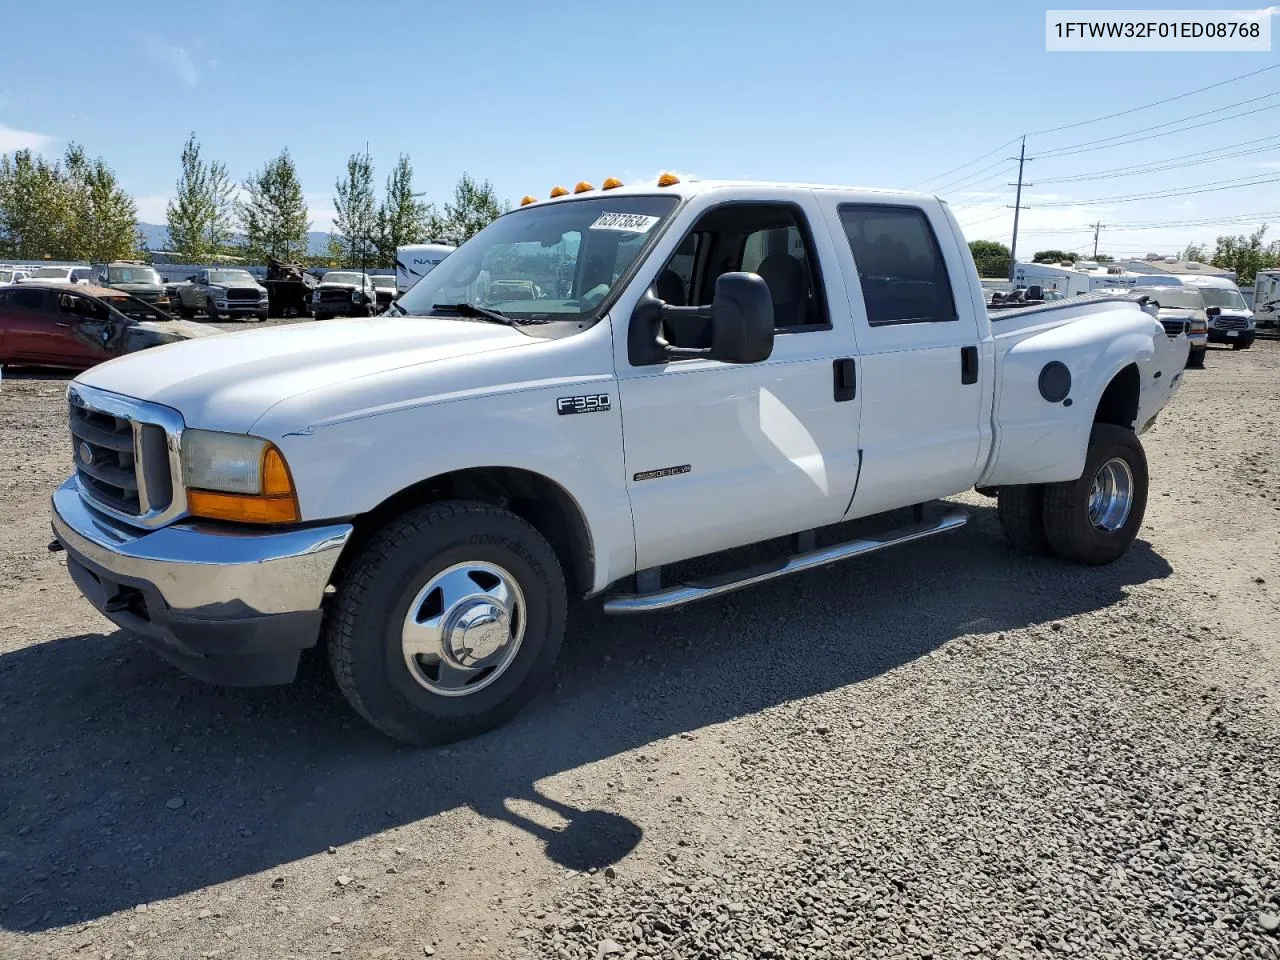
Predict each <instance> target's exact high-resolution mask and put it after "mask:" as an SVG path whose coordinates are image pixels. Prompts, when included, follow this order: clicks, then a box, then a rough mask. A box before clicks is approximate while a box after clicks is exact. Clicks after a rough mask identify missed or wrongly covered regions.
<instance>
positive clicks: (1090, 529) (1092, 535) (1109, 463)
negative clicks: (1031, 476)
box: [1044, 423, 1148, 565]
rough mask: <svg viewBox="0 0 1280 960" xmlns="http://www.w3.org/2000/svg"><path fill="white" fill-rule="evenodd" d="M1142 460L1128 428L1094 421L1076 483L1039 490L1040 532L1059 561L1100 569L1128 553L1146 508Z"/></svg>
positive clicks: (1054, 484) (1050, 486)
mask: <svg viewBox="0 0 1280 960" xmlns="http://www.w3.org/2000/svg"><path fill="white" fill-rule="evenodd" d="M1147 482H1148V479H1147V457H1146V454H1145V453H1144V452H1143V450H1142V444H1141V443H1139V441H1138V438H1137V436H1136V435H1135V434H1134V432H1133V431H1132V430H1128V429H1126V428H1124V427H1117V426H1114V425H1112V424H1109V423H1096V424H1094V425H1093V432H1092V433H1091V434H1090V436H1089V452H1088V455H1087V456H1086V457H1085V467H1084V473H1083V474H1082V475H1081V476H1080V479H1079V480H1068V481H1066V482H1065V483H1052V484H1047V485H1046V486H1045V488H1044V531H1045V537H1046V538H1047V540H1048V543H1049V547H1050V548H1051V549H1052V550H1053V552H1054V553H1055V554H1056V555H1057V556H1059V557H1061V558H1062V559H1063V560H1070V561H1072V562H1074V563H1083V564H1090V565H1100V564H1104V563H1111V562H1112V561H1114V560H1118V559H1119V558H1120V557H1122V556H1123V555H1124V554H1125V552H1126V551H1127V550H1128V549H1129V544H1131V543H1133V539H1134V537H1136V536H1137V535H1138V529H1139V528H1140V527H1141V526H1142V517H1143V515H1144V514H1145V512H1146V509H1147Z"/></svg>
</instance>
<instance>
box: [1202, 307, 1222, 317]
mask: <svg viewBox="0 0 1280 960" xmlns="http://www.w3.org/2000/svg"><path fill="white" fill-rule="evenodd" d="M1204 315H1205V316H1206V317H1220V316H1222V308H1221V307H1210V308H1209V309H1208V310H1206V311H1205V312H1204Z"/></svg>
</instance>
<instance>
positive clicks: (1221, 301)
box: [1182, 277, 1257, 350]
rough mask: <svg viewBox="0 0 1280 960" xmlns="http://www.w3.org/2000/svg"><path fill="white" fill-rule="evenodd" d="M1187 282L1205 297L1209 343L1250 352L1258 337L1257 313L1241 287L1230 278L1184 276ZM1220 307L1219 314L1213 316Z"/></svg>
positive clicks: (1184, 281) (1185, 282)
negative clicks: (1246, 301)
mask: <svg viewBox="0 0 1280 960" xmlns="http://www.w3.org/2000/svg"><path fill="white" fill-rule="evenodd" d="M1182 280H1183V283H1184V284H1185V285H1186V286H1188V287H1195V288H1197V289H1198V290H1199V291H1200V295H1201V296H1202V297H1203V298H1204V305H1205V309H1206V311H1208V312H1209V342H1210V343H1229V344H1231V348H1232V349H1233V350H1248V349H1249V348H1250V347H1251V346H1253V340H1254V337H1255V336H1256V335H1257V327H1256V325H1255V321H1254V316H1253V311H1252V310H1250V309H1249V305H1248V304H1247V303H1245V300H1244V295H1243V294H1241V293H1240V288H1239V287H1237V286H1236V285H1235V284H1234V283H1233V282H1232V281H1230V280H1228V279H1227V278H1226V277H1183V278H1182ZM1215 307H1217V309H1218V312H1217V314H1216V315H1214V314H1213V312H1212V311H1213V309H1214V308H1215Z"/></svg>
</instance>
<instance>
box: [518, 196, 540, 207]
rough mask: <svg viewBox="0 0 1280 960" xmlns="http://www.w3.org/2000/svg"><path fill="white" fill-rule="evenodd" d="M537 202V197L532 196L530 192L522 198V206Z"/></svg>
mask: <svg viewBox="0 0 1280 960" xmlns="http://www.w3.org/2000/svg"><path fill="white" fill-rule="evenodd" d="M537 202H538V198H537V197H535V196H531V195H530V194H527V193H526V194H525V195H524V196H523V197H521V198H520V206H522V207H527V206H528V205H529V204H531V203H537Z"/></svg>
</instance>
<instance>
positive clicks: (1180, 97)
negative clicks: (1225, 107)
mask: <svg viewBox="0 0 1280 960" xmlns="http://www.w3.org/2000/svg"><path fill="white" fill-rule="evenodd" d="M1277 68H1280V63H1274V64H1272V65H1271V66H1269V67H1263V68H1262V69H1260V70H1252V71H1250V72H1249V73H1242V74H1240V76H1238V77H1230V78H1229V79H1227V80H1219V81H1218V82H1217V83H1211V84H1209V86H1207V87H1200V88H1199V89H1198V90H1189V91H1187V92H1186V93H1180V94H1178V95H1177V96H1174V97H1165V98H1164V99H1163V100H1156V101H1154V102H1153V103H1144V104H1143V105H1142V106H1140V107H1130V108H1129V109H1128V110H1121V111H1119V112H1118V113H1108V114H1107V115H1106V116H1103V117H1094V118H1093V119H1092V120H1078V121H1076V122H1075V123H1064V124H1062V126H1059V127H1046V128H1045V129H1043V130H1032V131H1031V132H1030V133H1028V134H1027V136H1029V137H1038V136H1040V135H1041V134H1045V133H1057V132H1058V131H1059V130H1071V129H1074V128H1075V127H1084V126H1088V125H1089V124H1091V123H1101V122H1102V121H1103V120H1114V119H1115V118H1116V117H1124V116H1127V115H1129V114H1131V113H1137V112H1138V111H1139V110H1146V109H1147V108H1148V107H1158V106H1160V105H1162V104H1165V103H1172V102H1173V101H1175V100H1183V99H1185V98H1187V97H1193V96H1195V95H1196V94H1197V93H1204V92H1205V91H1206V90H1214V89H1216V88H1217V87H1224V86H1226V85H1227V84H1228V83H1235V82H1236V81H1237V80H1247V79H1248V78H1249V77H1256V76H1257V75H1258V74H1260V73H1266V72H1267V71H1268V70H1275V69H1277ZM993 152H994V151H993Z"/></svg>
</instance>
